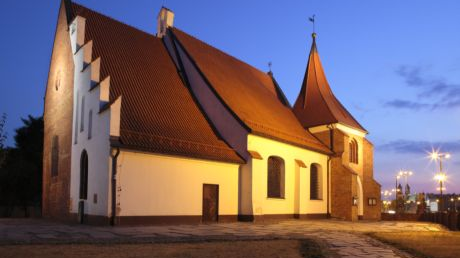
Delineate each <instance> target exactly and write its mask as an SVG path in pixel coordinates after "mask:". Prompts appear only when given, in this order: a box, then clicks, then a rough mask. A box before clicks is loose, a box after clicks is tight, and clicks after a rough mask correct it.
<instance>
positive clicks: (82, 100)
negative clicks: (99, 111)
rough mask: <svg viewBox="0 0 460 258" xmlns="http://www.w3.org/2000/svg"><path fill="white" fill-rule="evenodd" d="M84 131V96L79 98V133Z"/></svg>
mask: <svg viewBox="0 0 460 258" xmlns="http://www.w3.org/2000/svg"><path fill="white" fill-rule="evenodd" d="M83 130H85V96H82V97H81V119H80V132H83Z"/></svg>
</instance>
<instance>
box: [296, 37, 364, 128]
mask: <svg viewBox="0 0 460 258" xmlns="http://www.w3.org/2000/svg"><path fill="white" fill-rule="evenodd" d="M315 37H316V34H313V43H312V46H311V50H310V56H309V58H308V65H307V70H306V72H305V77H304V80H303V83H302V88H301V90H300V93H299V96H298V97H297V100H296V102H295V104H294V108H293V110H294V113H295V115H296V116H297V118H298V119H299V121H300V123H301V124H302V125H303V127H305V128H309V127H314V126H318V125H326V124H332V123H343V124H345V125H348V126H351V127H354V128H356V129H358V130H361V131H365V132H366V129H364V128H363V127H362V126H361V125H360V124H359V123H358V121H356V119H355V118H354V117H353V116H352V115H351V114H350V112H348V110H347V109H346V108H345V107H344V106H343V105H342V104H341V103H340V102H339V101H338V100H337V98H336V97H335V96H334V93H332V90H331V88H330V86H329V83H328V82H327V79H326V75H325V73H324V69H323V66H322V65H321V60H320V59H319V54H318V50H317V49H316V40H315Z"/></svg>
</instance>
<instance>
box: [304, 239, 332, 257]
mask: <svg viewBox="0 0 460 258" xmlns="http://www.w3.org/2000/svg"><path fill="white" fill-rule="evenodd" d="M328 250H329V249H328V248H327V247H326V246H324V245H322V244H320V243H318V242H316V241H314V240H311V239H304V240H300V254H301V255H302V257H304V258H324V257H331V255H330V253H329V251H328Z"/></svg>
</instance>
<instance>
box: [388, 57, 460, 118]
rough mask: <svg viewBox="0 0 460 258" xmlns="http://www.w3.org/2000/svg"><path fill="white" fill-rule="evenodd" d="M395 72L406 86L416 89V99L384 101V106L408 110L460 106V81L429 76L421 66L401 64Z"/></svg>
mask: <svg viewBox="0 0 460 258" xmlns="http://www.w3.org/2000/svg"><path fill="white" fill-rule="evenodd" d="M395 72H396V74H397V75H399V76H400V77H402V78H403V79H404V82H405V83H406V85H407V86H408V87H411V88H414V89H416V90H417V91H418V93H417V95H416V98H417V101H413V100H401V99H394V100H391V101H387V102H385V103H384V105H385V106H387V107H393V108H398V109H410V110H422V109H425V110H435V109H441V108H447V109H450V108H457V107H460V83H451V82H448V81H446V79H444V78H435V79H432V78H429V77H427V76H426V75H425V72H426V68H423V67H421V66H407V65H402V66H400V67H398V69H396V71H395ZM422 100H425V101H422ZM427 101H428V102H427Z"/></svg>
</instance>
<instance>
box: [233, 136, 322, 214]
mask: <svg viewBox="0 0 460 258" xmlns="http://www.w3.org/2000/svg"><path fill="white" fill-rule="evenodd" d="M248 150H249V151H254V152H257V153H259V154H260V156H262V159H255V158H252V160H251V162H249V163H248V164H246V165H244V166H243V169H242V171H243V172H242V173H241V178H240V180H241V186H242V190H241V193H240V195H241V197H240V198H241V200H240V201H241V205H240V209H241V210H240V212H241V213H242V214H243V215H274V214H326V213H327V189H328V186H327V162H328V157H327V155H324V154H321V153H318V152H314V151H310V150H307V149H303V148H300V147H296V146H293V145H289V144H285V143H281V142H278V141H274V140H270V139H267V138H264V137H260V136H256V135H252V134H250V135H248ZM270 156H275V157H280V158H282V159H283V160H284V173H285V175H284V197H283V198H268V197H267V182H268V178H267V175H268V173H267V171H268V167H267V166H268V162H267V161H268V158H269V157H270ZM296 160H298V161H302V162H303V163H304V164H305V165H306V168H305V167H302V166H300V165H299V162H297V161H296ZM312 164H317V165H319V167H320V173H321V176H320V178H321V179H320V180H321V187H320V189H321V191H322V192H321V194H320V196H322V199H320V200H311V199H310V167H311V165H312Z"/></svg>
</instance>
